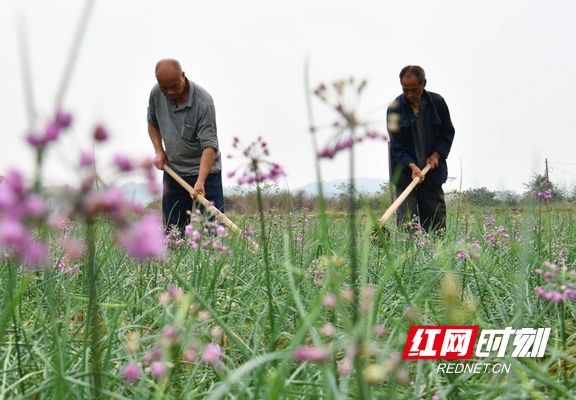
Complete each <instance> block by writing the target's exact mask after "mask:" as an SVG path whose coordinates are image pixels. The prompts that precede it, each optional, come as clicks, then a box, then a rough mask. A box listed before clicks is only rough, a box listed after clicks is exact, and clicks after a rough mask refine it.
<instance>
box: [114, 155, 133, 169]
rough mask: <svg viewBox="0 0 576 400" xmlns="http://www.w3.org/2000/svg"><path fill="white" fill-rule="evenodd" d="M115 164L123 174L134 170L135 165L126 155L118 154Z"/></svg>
mask: <svg viewBox="0 0 576 400" xmlns="http://www.w3.org/2000/svg"><path fill="white" fill-rule="evenodd" d="M114 164H115V165H116V166H117V167H118V168H119V169H120V171H123V172H130V171H132V170H133V169H134V164H133V163H132V161H130V159H129V158H128V157H127V156H125V155H124V154H116V156H115V157H114Z"/></svg>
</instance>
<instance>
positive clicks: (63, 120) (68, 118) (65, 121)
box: [55, 110, 72, 128]
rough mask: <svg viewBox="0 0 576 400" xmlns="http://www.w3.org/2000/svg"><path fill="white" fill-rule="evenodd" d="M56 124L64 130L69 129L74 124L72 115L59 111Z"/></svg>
mask: <svg viewBox="0 0 576 400" xmlns="http://www.w3.org/2000/svg"><path fill="white" fill-rule="evenodd" d="M55 122H56V123H57V124H58V125H59V126H61V127H62V128H68V127H69V126H70V124H71V123H72V114H70V113H69V112H66V111H62V110H58V112H57V113H56V119H55Z"/></svg>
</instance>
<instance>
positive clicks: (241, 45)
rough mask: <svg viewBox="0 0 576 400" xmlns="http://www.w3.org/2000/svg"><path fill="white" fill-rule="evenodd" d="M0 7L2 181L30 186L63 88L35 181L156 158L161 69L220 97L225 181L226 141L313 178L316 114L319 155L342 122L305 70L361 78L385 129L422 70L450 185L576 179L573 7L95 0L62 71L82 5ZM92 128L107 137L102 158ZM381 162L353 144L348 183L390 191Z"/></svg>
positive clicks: (366, 104)
mask: <svg viewBox="0 0 576 400" xmlns="http://www.w3.org/2000/svg"><path fill="white" fill-rule="evenodd" d="M2 1H3V5H2V13H1V14H0V51H1V54H2V55H3V56H2V59H3V60H2V62H1V63H0V75H1V76H2V80H3V84H2V88H3V89H4V95H3V96H1V99H0V120H1V121H2V123H1V124H0V134H1V137H2V145H1V146H0V175H5V174H6V172H7V171H8V170H9V169H18V170H19V171H22V172H23V173H24V174H26V176H30V177H31V176H32V174H33V171H34V165H35V161H34V153H33V152H32V151H31V149H30V148H29V146H28V145H27V144H26V142H25V139H24V138H25V135H26V133H27V132H28V131H29V130H30V129H31V126H32V124H33V125H35V127H36V129H41V127H42V126H43V124H45V122H46V120H47V119H48V118H49V117H50V116H51V115H52V114H53V112H54V109H55V105H56V99H57V96H58V93H59V92H62V91H61V90H60V88H62V87H63V83H62V82H66V88H67V89H66V90H65V91H64V93H65V95H64V96H63V98H62V107H63V108H64V109H66V110H68V111H70V112H71V113H72V114H73V115H74V124H73V127H72V129H70V130H69V131H68V132H67V133H66V134H65V136H63V137H62V138H61V140H60V141H59V142H58V143H57V145H55V146H53V147H51V148H50V149H49V151H48V152H47V154H46V161H45V168H44V169H43V176H44V180H45V182H47V183H51V184H62V183H66V184H67V183H71V182H75V181H77V180H78V179H79V174H78V168H77V167H76V166H77V164H78V159H79V153H80V151H81V150H86V149H94V151H95V154H96V157H97V165H98V166H99V167H100V173H101V174H102V175H103V178H104V180H105V181H107V182H109V183H111V184H113V183H114V182H117V181H121V180H122V179H126V178H125V177H124V178H123V177H120V176H118V175H117V174H115V173H113V171H112V169H110V168H107V167H106V166H107V165H109V164H110V160H111V159H112V158H113V156H114V155H115V154H117V153H122V154H128V155H130V156H132V157H134V158H137V159H139V158H142V159H143V158H146V157H152V156H153V148H152V145H151V142H150V139H149V137H148V133H147V129H146V126H147V123H146V108H147V103H148V97H149V93H150V89H151V88H152V86H153V85H154V83H155V77H154V66H155V64H156V62H157V61H158V60H159V59H161V58H165V57H171V58H177V59H179V60H180V62H181V64H182V66H183V69H184V71H185V73H186V76H187V77H188V78H189V79H190V80H192V81H194V82H195V83H197V84H199V85H200V86H202V87H204V88H205V89H206V90H208V92H209V93H210V94H211V95H212V97H213V99H214V102H215V106H216V116H217V123H218V136H219V142H220V150H221V152H222V155H223V157H224V159H223V162H224V166H223V172H224V175H225V176H226V175H227V174H228V173H229V172H230V171H233V170H235V169H236V168H238V167H239V166H241V165H242V162H243V161H242V160H241V159H239V158H232V159H228V158H227V157H228V155H231V154H237V151H236V150H235V149H233V147H232V143H233V138H234V137H239V138H240V140H241V141H242V143H245V144H249V143H250V142H252V141H254V140H256V139H257V138H258V137H262V138H263V139H264V140H265V141H266V142H267V143H268V147H269V150H270V160H271V161H274V162H277V163H279V164H280V165H281V166H282V167H283V168H284V170H285V171H286V173H287V177H286V179H285V180H284V181H283V182H281V187H288V188H290V189H295V188H297V187H299V186H303V185H305V184H307V183H310V182H313V181H315V180H316V169H315V168H316V158H315V154H314V151H313V149H312V137H311V135H310V131H309V126H310V123H311V119H312V120H313V121H314V123H315V124H316V125H317V126H319V127H320V128H321V129H319V131H318V133H317V140H318V143H319V146H320V147H323V146H324V145H325V144H326V143H328V140H329V138H330V137H331V135H333V134H334V128H333V127H331V126H332V123H333V122H334V121H335V119H336V114H335V113H334V112H333V111H332V110H331V109H330V108H329V107H327V106H326V105H325V104H324V103H322V102H321V101H319V99H317V98H315V97H314V96H313V95H312V94H308V92H307V91H306V89H305V87H306V85H305V76H306V74H305V71H307V76H308V82H309V86H310V87H311V88H312V89H313V88H315V87H317V86H318V85H319V84H321V83H324V84H326V85H331V84H332V83H333V82H334V81H336V80H340V79H349V78H354V79H355V80H356V81H357V82H358V81H361V80H363V79H365V80H366V81H367V86H366V88H365V89H364V92H363V94H362V97H361V98H359V99H356V103H357V106H356V112H357V115H358V116H359V118H360V119H361V120H362V121H369V122H370V123H371V124H372V126H373V127H374V129H377V130H379V131H380V132H384V131H385V119H386V118H385V116H386V107H387V106H388V105H389V104H390V102H391V101H392V100H393V99H394V98H395V97H396V96H397V95H399V94H400V91H401V88H400V82H399V79H398V73H399V72H400V70H401V68H402V67H404V66H405V65H408V64H417V65H420V66H422V67H423V68H424V69H425V70H426V74H427V87H426V88H427V89H428V90H429V91H432V92H436V93H439V94H441V95H442V96H443V97H444V99H445V100H446V102H447V104H448V107H449V109H450V113H451V117H452V121H453V123H454V126H455V128H456V136H455V140H454V144H453V147H452V151H451V153H450V156H449V158H448V168H449V176H450V180H449V182H448V183H447V184H446V185H445V189H446V190H454V189H457V190H459V189H461V190H466V189H471V188H480V187H486V188H488V189H490V190H494V191H500V190H512V191H516V192H518V193H521V192H523V191H524V190H525V186H524V184H525V183H527V182H529V181H530V180H531V179H532V178H533V176H534V174H543V173H544V171H545V161H546V160H547V161H548V163H549V176H550V178H551V179H552V180H553V181H554V182H555V183H557V184H559V185H560V186H564V187H566V188H568V189H572V188H573V187H574V186H575V185H576V157H574V150H575V149H576V135H575V134H574V127H576V112H575V111H574V110H576V74H575V73H574V62H575V61H576V46H574V43H573V41H574V38H575V37H576V24H575V23H574V21H576V3H575V2H573V1H572V0H547V1H539V0H507V1H502V0H483V1H462V0H434V1H431V0H413V1H410V2H399V1H387V0H356V1H354V2H350V1H349V0H306V1H302V0H275V1H264V0H250V1H247V0H235V1H223V0H209V1H208V0H207V1H204V0H203V1H197V0H172V1H159V0H96V1H95V2H94V4H93V7H92V8H91V13H90V18H89V20H88V22H87V24H86V25H85V26H84V28H85V34H84V36H83V40H82V44H81V47H80V49H79V52H78V56H77V58H75V62H74V64H73V66H74V68H73V69H72V70H71V73H70V74H65V71H66V66H67V62H68V59H69V54H70V51H71V50H70V49H71V46H72V43H73V40H74V38H75V35H76V32H77V31H78V25H79V21H80V19H81V16H82V12H83V9H84V7H85V2H84V1H80V0H2ZM23 60H24V61H23ZM25 60H29V62H28V63H27V62H25ZM25 66H26V68H25ZM26 70H28V71H29V73H26V72H25V71H26ZM25 83H26V84H25ZM26 87H29V88H30V91H29V92H28V93H31V95H30V96H28V98H31V99H32V101H31V102H32V104H33V108H32V109H33V110H34V115H35V116H36V118H33V119H32V121H33V123H31V122H30V121H31V119H30V118H29V117H28V116H29V115H30V113H29V112H28V111H29V110H30V109H31V108H30V107H29V106H28V105H27V104H30V102H29V101H28V102H27V100H26V99H27V96H25V93H26V90H25V89H26ZM307 100H310V103H311V105H312V108H311V109H312V113H311V115H312V116H310V113H309V112H308V108H307ZM98 123H102V124H104V125H105V126H106V127H107V129H108V130H109V131H110V134H111V140H110V141H109V143H106V144H103V145H98V146H96V147H94V145H93V143H92V142H91V133H92V130H93V128H94V126H95V125H96V124H98ZM387 151H388V150H387V143H386V142H384V141H363V142H362V143H359V144H358V145H357V146H356V147H355V150H354V154H355V156H354V157H355V158H354V159H355V163H354V174H355V176H357V177H370V178H382V179H383V181H384V180H387V177H388V169H387V166H388V155H387ZM349 163H350V159H349V154H348V153H347V152H342V153H340V154H338V155H337V156H336V157H335V158H334V159H332V160H322V161H321V162H320V168H321V173H322V178H323V180H326V181H328V180H332V179H337V178H348V177H349V174H350V166H349ZM158 174H159V176H160V172H158ZM130 179H132V178H130ZM135 179H136V178H135ZM225 185H226V186H232V185H234V181H233V180H231V179H228V178H226V179H225Z"/></svg>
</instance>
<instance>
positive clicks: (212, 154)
mask: <svg viewBox="0 0 576 400" xmlns="http://www.w3.org/2000/svg"><path fill="white" fill-rule="evenodd" d="M215 159H216V150H214V148H212V147H206V148H205V149H204V150H202V157H201V158H200V171H199V172H198V179H197V180H196V184H195V185H194V191H195V194H194V196H193V197H194V198H195V197H196V196H195V195H196V194H201V195H202V196H206V192H205V190H204V182H206V178H208V174H209V173H210V170H211V169H212V165H214V160H215Z"/></svg>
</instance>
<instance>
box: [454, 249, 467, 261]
mask: <svg viewBox="0 0 576 400" xmlns="http://www.w3.org/2000/svg"><path fill="white" fill-rule="evenodd" d="M456 257H457V258H458V259H459V260H466V259H467V258H468V254H466V253H465V252H464V250H460V251H459V252H458V254H457V255H456Z"/></svg>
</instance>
